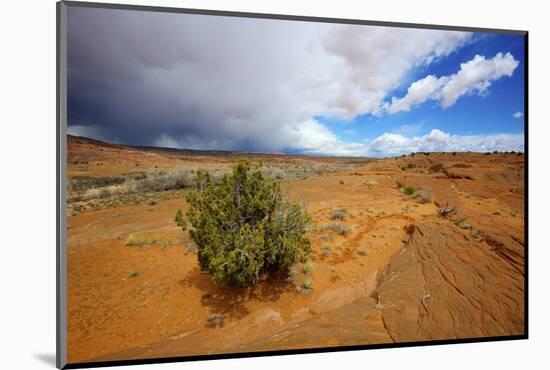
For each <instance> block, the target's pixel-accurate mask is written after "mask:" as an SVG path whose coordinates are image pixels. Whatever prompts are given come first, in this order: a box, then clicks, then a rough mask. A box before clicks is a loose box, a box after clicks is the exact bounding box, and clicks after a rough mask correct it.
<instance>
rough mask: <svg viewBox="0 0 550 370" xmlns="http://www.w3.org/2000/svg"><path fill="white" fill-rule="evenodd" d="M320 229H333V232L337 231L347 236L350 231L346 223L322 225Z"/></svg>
mask: <svg viewBox="0 0 550 370" xmlns="http://www.w3.org/2000/svg"><path fill="white" fill-rule="evenodd" d="M322 230H329V231H333V232H335V233H338V234H340V235H342V236H348V235H349V234H350V232H351V230H350V228H349V227H347V226H346V225H342V224H337V223H333V224H328V225H324V226H323V227H322Z"/></svg>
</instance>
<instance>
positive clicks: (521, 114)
mask: <svg viewBox="0 0 550 370" xmlns="http://www.w3.org/2000/svg"><path fill="white" fill-rule="evenodd" d="M512 117H514V118H521V117H523V113H522V112H516V113H514V114H512Z"/></svg>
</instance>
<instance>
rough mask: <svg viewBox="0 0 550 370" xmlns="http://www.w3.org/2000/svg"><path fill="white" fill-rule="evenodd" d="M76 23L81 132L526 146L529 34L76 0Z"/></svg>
mask: <svg viewBox="0 0 550 370" xmlns="http://www.w3.org/2000/svg"><path fill="white" fill-rule="evenodd" d="M68 19H69V27H68V28H69V29H68V132H69V133H70V134H73V135H79V136H88V137H93V138H96V139H100V140H105V141H109V142H117V143H124V144H131V145H153V146H159V147H171V148H190V149H218V150H241V151H256V152H274V151H276V152H280V151H284V152H289V153H303V154H310V155H340V156H377V157H383V156H394V155H400V154H407V153H410V152H413V151H493V150H499V151H504V150H508V151H509V150H520V151H521V150H523V149H524V117H523V113H524V106H523V103H524V90H525V86H524V83H525V82H524V74H525V61H524V39H523V36H518V35H504V34H490V33H469V32H458V31H443V30H426V29H407V28H396V27H379V26H363V25H343V24H328V23H314V22H296V21H282V20H265V19H249V18H237V17H207V16H201V15H189V14H170V13H154V12H132V11H127V10H112V9H92V8H79V7H76V8H71V7H69V15H68ZM144 25H146V27H144ZM206 45H207V47H206Z"/></svg>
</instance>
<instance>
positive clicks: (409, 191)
mask: <svg viewBox="0 0 550 370" xmlns="http://www.w3.org/2000/svg"><path fill="white" fill-rule="evenodd" d="M415 191H416V189H415V188H414V187H412V186H410V185H407V186H405V187H404V188H403V193H405V195H413V194H414V193H415Z"/></svg>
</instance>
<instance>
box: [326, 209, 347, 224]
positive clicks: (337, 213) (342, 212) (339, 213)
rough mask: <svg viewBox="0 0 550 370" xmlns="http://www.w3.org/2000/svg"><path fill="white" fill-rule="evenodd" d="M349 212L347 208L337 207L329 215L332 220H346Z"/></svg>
mask: <svg viewBox="0 0 550 370" xmlns="http://www.w3.org/2000/svg"><path fill="white" fill-rule="evenodd" d="M347 214H348V210H347V209H346V208H337V209H333V210H332V211H330V212H329V214H328V215H329V217H330V219H331V220H340V221H344V219H345V218H346V215H347Z"/></svg>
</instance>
